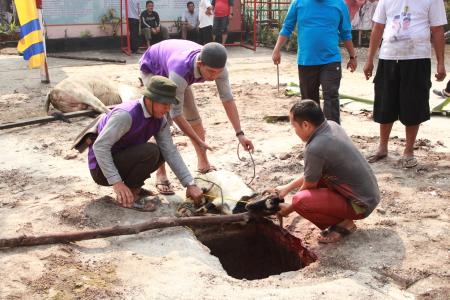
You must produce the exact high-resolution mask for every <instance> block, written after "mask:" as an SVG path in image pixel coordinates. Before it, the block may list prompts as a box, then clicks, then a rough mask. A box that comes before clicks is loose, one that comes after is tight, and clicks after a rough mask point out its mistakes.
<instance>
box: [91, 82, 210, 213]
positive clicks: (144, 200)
mask: <svg viewBox="0 0 450 300" xmlns="http://www.w3.org/2000/svg"><path fill="white" fill-rule="evenodd" d="M176 88H177V87H176V85H175V83H173V82H172V81H170V80H169V79H167V78H165V77H162V76H154V77H153V78H152V79H151V80H149V82H148V84H147V85H146V89H145V91H144V96H143V97H142V98H141V99H140V100H136V101H130V102H126V103H122V104H120V105H118V106H116V107H115V108H114V109H113V110H112V111H110V112H109V113H107V114H106V115H104V116H103V117H101V118H100V120H99V122H98V123H97V133H98V137H97V139H96V140H95V143H94V144H93V145H91V146H90V147H89V153H88V161H89V169H90V171H91V175H92V178H93V179H94V181H95V182H96V183H97V184H99V185H103V186H113V189H114V192H115V193H116V195H117V201H118V203H119V204H120V205H122V206H124V207H128V208H138V209H139V208H140V209H141V210H145V211H151V210H154V209H155V207H154V206H155V203H152V201H151V200H152V199H151V198H150V197H148V196H151V194H150V193H149V192H148V191H146V190H144V189H142V186H143V185H144V181H145V180H146V179H147V178H149V177H150V174H151V173H152V172H154V171H155V170H156V169H157V168H158V167H159V166H160V165H161V164H163V163H164V160H166V161H167V162H168V163H169V165H170V167H171V168H172V170H173V172H174V173H175V175H176V176H177V178H178V179H179V180H180V181H181V183H182V185H183V186H185V187H186V188H187V189H186V196H187V197H191V198H192V199H193V200H194V202H196V203H197V202H198V201H200V199H201V196H202V191H201V190H200V189H199V188H198V187H197V186H196V185H195V183H194V179H193V177H192V175H191V173H190V172H189V170H188V169H187V167H186V165H185V163H184V162H183V159H182V158H181V156H180V154H179V153H178V151H177V148H176V146H175V145H174V144H173V141H172V136H171V134H170V130H169V125H168V123H167V120H166V118H165V114H166V113H167V112H169V110H170V106H171V105H172V104H178V100H176V98H175V94H176ZM152 136H154V137H155V139H156V144H153V143H148V142H147V141H148V140H149V139H150V138H151V137H152ZM148 200H150V201H148Z"/></svg>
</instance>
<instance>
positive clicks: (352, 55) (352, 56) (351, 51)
mask: <svg viewBox="0 0 450 300" xmlns="http://www.w3.org/2000/svg"><path fill="white" fill-rule="evenodd" d="M344 47H345V49H347V52H348V56H349V59H348V62H347V69H350V72H352V73H353V72H354V71H355V70H356V68H357V67H358V60H357V56H356V51H355V48H354V47H353V42H352V41H351V40H349V41H344Z"/></svg>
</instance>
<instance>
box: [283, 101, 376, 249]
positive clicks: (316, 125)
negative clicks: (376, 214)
mask: <svg viewBox="0 0 450 300" xmlns="http://www.w3.org/2000/svg"><path fill="white" fill-rule="evenodd" d="M290 120H291V124H292V126H293V127H294V130H295V133H296V134H297V135H298V136H299V137H300V139H301V140H302V141H304V142H305V143H306V146H305V151H304V162H305V169H304V174H303V176H302V177H300V178H298V179H295V180H293V181H292V182H290V183H289V184H286V185H282V186H278V187H276V188H275V190H276V191H277V192H278V194H279V197H280V198H281V199H283V198H284V197H285V196H286V195H287V194H288V193H289V192H290V191H292V190H294V189H297V188H300V189H299V191H298V192H297V193H296V194H295V195H294V196H293V197H292V204H284V203H283V204H281V210H280V211H279V217H286V216H288V215H289V214H290V213H291V212H293V211H296V212H297V213H298V214H300V215H301V216H302V217H304V218H306V219H308V220H309V221H311V222H312V223H314V224H315V225H316V226H317V227H319V228H320V229H321V230H322V232H321V234H320V235H319V237H318V241H319V242H320V243H333V242H337V241H339V240H340V239H342V237H343V236H345V235H348V234H350V233H352V232H354V231H355V230H356V225H355V223H354V222H353V220H358V219H363V218H365V217H367V216H368V215H369V214H370V213H371V212H372V211H373V210H374V209H375V207H376V206H377V204H378V203H379V202H380V191H379V189H378V184H377V180H376V178H375V176H374V174H373V172H372V170H371V168H370V166H369V164H368V163H367V161H366V160H365V158H364V157H363V156H362V155H361V153H360V152H359V151H358V150H357V149H356V147H355V146H354V145H353V143H352V141H351V140H350V138H349V137H348V136H347V134H346V133H345V132H344V130H343V129H342V127H340V126H339V125H338V124H337V123H335V122H334V121H326V120H325V118H324V115H323V113H322V111H321V109H320V107H319V106H318V105H317V103H316V102H314V101H313V100H303V101H301V102H299V103H297V104H295V105H294V106H293V107H292V108H291V111H290Z"/></svg>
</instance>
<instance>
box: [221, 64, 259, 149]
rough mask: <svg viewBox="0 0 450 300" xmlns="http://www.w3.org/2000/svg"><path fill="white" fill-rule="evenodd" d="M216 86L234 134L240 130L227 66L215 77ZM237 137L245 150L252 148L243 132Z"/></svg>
mask: <svg viewBox="0 0 450 300" xmlns="http://www.w3.org/2000/svg"><path fill="white" fill-rule="evenodd" d="M216 86H217V90H218V92H219V97H220V100H222V104H223V107H224V109H225V112H226V113H227V117H228V120H230V123H231V125H232V126H233V129H234V132H235V133H236V134H238V133H240V132H242V128H241V123H240V120H239V112H238V110H237V107H236V103H235V101H234V99H233V93H232V91H231V86H230V80H229V76H228V69H227V68H224V70H223V71H222V73H221V74H220V76H219V77H218V78H217V79H216ZM238 138H239V142H240V143H241V145H242V146H243V147H244V149H245V150H247V151H253V150H254V147H253V144H252V142H251V141H250V140H249V139H248V138H247V137H246V136H245V135H244V134H238Z"/></svg>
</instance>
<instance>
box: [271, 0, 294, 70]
mask: <svg viewBox="0 0 450 300" xmlns="http://www.w3.org/2000/svg"><path fill="white" fill-rule="evenodd" d="M296 24H297V0H294V1H292V3H291V5H290V6H289V10H288V12H287V14H286V18H285V19H284V23H283V27H282V28H281V31H280V34H279V35H278V39H277V43H276V44H275V47H274V48H273V51H272V60H273V63H274V64H276V65H278V64H280V63H281V48H282V47H283V45H284V44H285V43H286V41H287V40H288V39H289V37H290V36H291V34H292V32H293V31H294V29H295V25H296Z"/></svg>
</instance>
